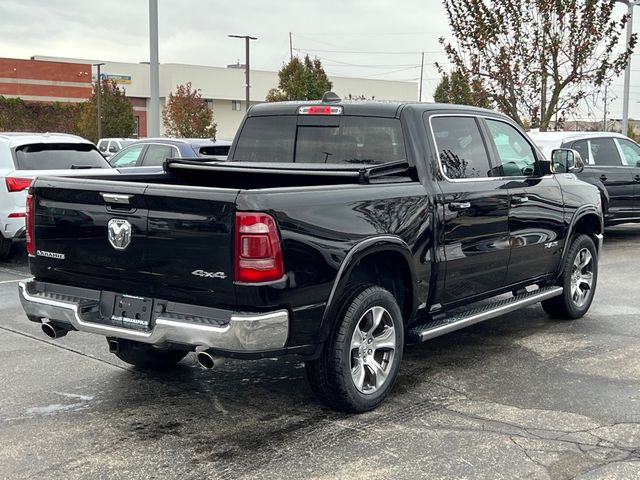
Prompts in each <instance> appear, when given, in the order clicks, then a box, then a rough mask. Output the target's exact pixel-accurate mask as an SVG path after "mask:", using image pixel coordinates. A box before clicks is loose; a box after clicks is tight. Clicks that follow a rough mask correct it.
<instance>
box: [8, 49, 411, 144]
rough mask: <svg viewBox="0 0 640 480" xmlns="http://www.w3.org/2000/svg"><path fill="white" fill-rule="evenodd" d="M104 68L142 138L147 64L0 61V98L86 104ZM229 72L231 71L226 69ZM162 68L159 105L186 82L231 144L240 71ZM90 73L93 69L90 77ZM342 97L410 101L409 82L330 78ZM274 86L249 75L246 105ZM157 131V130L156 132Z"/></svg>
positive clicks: (240, 98)
mask: <svg viewBox="0 0 640 480" xmlns="http://www.w3.org/2000/svg"><path fill="white" fill-rule="evenodd" d="M97 63H104V65H102V66H101V75H103V76H106V77H107V78H110V79H112V80H114V81H116V82H117V83H118V84H119V85H120V86H121V87H123V88H124V89H125V92H126V95H127V97H129V98H130V99H131V102H132V104H133V107H134V112H135V115H136V118H137V121H138V134H139V136H141V137H144V136H146V134H147V109H148V103H149V65H148V64H147V63H122V62H109V61H102V60H87V59H73V58H53V57H45V56H34V57H31V60H17V59H0V95H4V96H6V97H21V98H23V99H25V100H31V101H62V102H69V101H86V99H88V98H89V97H90V95H91V77H92V74H91V72H92V65H93V64H97ZM230 67H231V68H230ZM230 67H209V66H200V65H182V64H176V63H164V64H161V65H160V97H161V98H160V105H161V107H162V106H163V105H164V102H165V100H166V98H167V97H168V95H169V93H171V92H172V91H174V90H175V88H176V86H177V85H180V84H186V83H187V82H191V84H192V86H193V88H198V89H200V90H201V93H202V96H203V98H205V99H206V100H207V102H208V103H209V106H210V107H211V108H212V109H213V114H214V120H215V122H216V123H217V125H218V135H217V136H218V138H220V139H232V138H233V136H234V134H235V132H236V130H237V128H238V125H239V124H240V121H241V120H242V117H243V116H244V113H245V107H246V105H245V74H244V69H243V68H235V67H237V66H234V65H232V66H230ZM95 75H96V72H95V67H93V76H94V78H95ZM330 80H331V81H332V82H333V90H334V91H335V92H336V93H337V94H338V95H340V96H341V97H343V98H346V97H348V96H349V95H352V96H364V97H366V98H375V99H376V100H416V98H417V84H416V83H413V82H401V81H389V80H371V79H360V78H348V77H330ZM277 85H278V74H277V72H270V71H263V70H251V103H252V104H253V103H259V102H263V101H264V99H265V97H266V95H267V92H268V91H269V90H270V89H271V88H274V87H276V86H277ZM161 128H162V127H161Z"/></svg>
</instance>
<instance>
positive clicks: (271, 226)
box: [235, 212, 284, 283]
mask: <svg viewBox="0 0 640 480" xmlns="http://www.w3.org/2000/svg"><path fill="white" fill-rule="evenodd" d="M235 240H236V255H235V257H236V259H235V267H236V278H235V280H236V282H245V283H259V282H271V281H273V280H279V279H280V278H282V276H283V275H284V264H283V260H282V248H281V247H280V235H279V234H278V227H277V226H276V222H275V220H274V219H273V217H272V216H271V215H269V214H267V213H259V212H237V213H236V238H235Z"/></svg>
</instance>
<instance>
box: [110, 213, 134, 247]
mask: <svg viewBox="0 0 640 480" xmlns="http://www.w3.org/2000/svg"><path fill="white" fill-rule="evenodd" d="M108 236H109V243H110V244H111V246H112V247H113V248H115V249H116V250H124V249H125V248H127V247H128V246H129V244H130V243H131V224H130V223H129V222H128V221H127V220H122V219H120V218H112V219H111V220H109V225H108Z"/></svg>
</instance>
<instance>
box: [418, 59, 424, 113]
mask: <svg viewBox="0 0 640 480" xmlns="http://www.w3.org/2000/svg"><path fill="white" fill-rule="evenodd" d="M423 74H424V52H422V60H421V61H420V93H419V95H418V101H419V102H421V101H422V76H423Z"/></svg>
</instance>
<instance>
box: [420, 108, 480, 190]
mask: <svg viewBox="0 0 640 480" xmlns="http://www.w3.org/2000/svg"><path fill="white" fill-rule="evenodd" d="M431 128H432V129H433V135H434V136H435V140H436V148H437V150H438V156H439V158H440V164H441V165H442V170H443V172H444V174H445V175H446V176H447V177H448V178H451V179H461V178H484V177H488V176H489V174H490V170H491V167H490V166H489V155H488V154H487V149H486V147H485V145H484V142H483V140H482V136H481V135H480V129H479V127H478V123H477V121H476V119H475V118H473V117H433V118H432V119H431Z"/></svg>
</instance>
